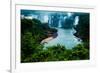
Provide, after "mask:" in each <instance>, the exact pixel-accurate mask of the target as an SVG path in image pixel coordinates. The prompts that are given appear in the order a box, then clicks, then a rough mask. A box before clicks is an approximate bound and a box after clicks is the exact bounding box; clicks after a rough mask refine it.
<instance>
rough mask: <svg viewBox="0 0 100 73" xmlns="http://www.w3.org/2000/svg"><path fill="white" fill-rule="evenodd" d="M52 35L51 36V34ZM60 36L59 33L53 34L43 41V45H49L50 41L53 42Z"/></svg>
mask: <svg viewBox="0 0 100 73" xmlns="http://www.w3.org/2000/svg"><path fill="white" fill-rule="evenodd" d="M49 35H50V34H49ZM57 36H58V34H57V33H53V34H52V36H49V37H47V38H45V39H43V40H42V41H41V44H44V43H48V42H49V41H51V40H53V39H54V38H56V37H57Z"/></svg>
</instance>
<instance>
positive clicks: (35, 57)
mask: <svg viewBox="0 0 100 73" xmlns="http://www.w3.org/2000/svg"><path fill="white" fill-rule="evenodd" d="M77 27H78V26H77ZM48 32H49V33H55V32H57V30H56V29H53V28H52V29H51V28H49V27H48V25H47V23H44V24H43V23H41V22H40V21H39V20H37V19H33V20H30V19H21V62H22V63H26V62H45V61H67V60H85V59H89V49H88V45H87V44H88V42H87V43H82V44H79V45H77V46H76V47H74V48H72V49H67V48H65V47H64V46H62V45H60V44H58V45H55V46H52V47H47V49H43V45H41V44H40V42H41V40H43V39H44V38H46V37H48V36H49V35H48Z"/></svg>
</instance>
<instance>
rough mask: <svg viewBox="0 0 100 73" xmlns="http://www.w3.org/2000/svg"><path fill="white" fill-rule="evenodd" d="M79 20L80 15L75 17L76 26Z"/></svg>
mask: <svg viewBox="0 0 100 73" xmlns="http://www.w3.org/2000/svg"><path fill="white" fill-rule="evenodd" d="M78 22H79V16H76V17H75V21H74V25H75V26H76V25H78Z"/></svg>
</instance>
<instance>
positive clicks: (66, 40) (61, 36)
mask: <svg viewBox="0 0 100 73" xmlns="http://www.w3.org/2000/svg"><path fill="white" fill-rule="evenodd" d="M56 29H57V30H58V31H57V34H58V36H57V37H56V38H54V39H52V40H50V41H48V42H47V43H45V44H44V48H46V47H49V46H54V45H57V44H60V45H63V46H65V47H66V48H67V49H72V48H73V47H75V46H76V45H77V44H79V43H81V40H79V38H77V37H75V36H74V35H73V34H74V33H75V32H76V31H75V30H74V29H73V28H72V29H63V28H56Z"/></svg>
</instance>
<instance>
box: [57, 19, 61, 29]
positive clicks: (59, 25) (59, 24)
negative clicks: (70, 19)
mask: <svg viewBox="0 0 100 73" xmlns="http://www.w3.org/2000/svg"><path fill="white" fill-rule="evenodd" d="M58 27H59V28H61V27H62V25H61V20H59V23H58Z"/></svg>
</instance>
